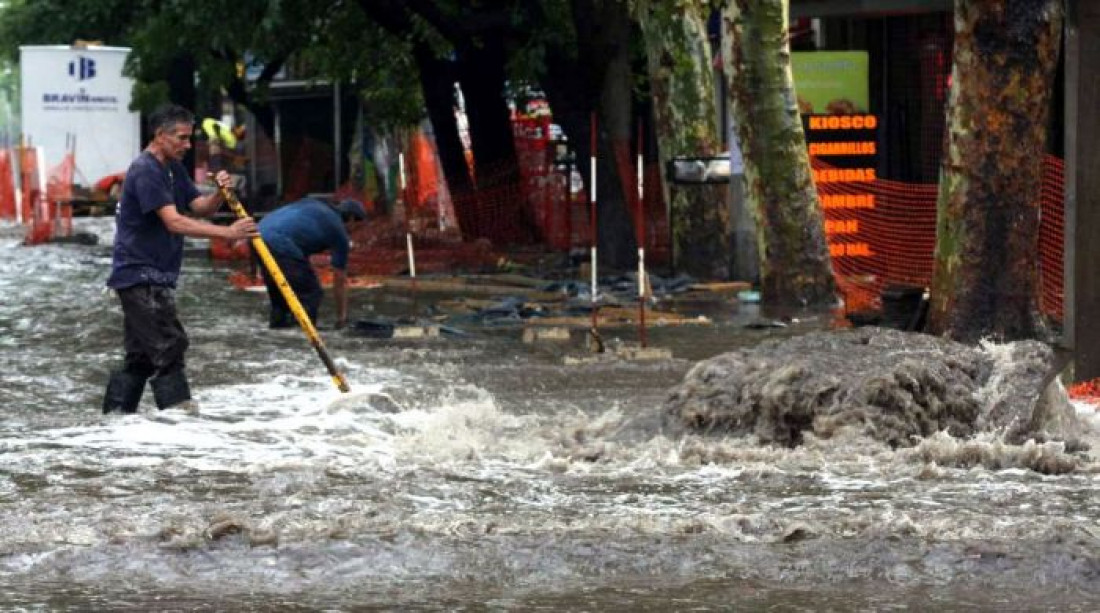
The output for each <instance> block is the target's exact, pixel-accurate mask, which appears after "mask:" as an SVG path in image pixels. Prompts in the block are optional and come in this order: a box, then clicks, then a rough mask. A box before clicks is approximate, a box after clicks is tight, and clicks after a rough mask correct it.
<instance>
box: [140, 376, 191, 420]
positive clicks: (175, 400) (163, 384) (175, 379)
mask: <svg viewBox="0 0 1100 613" xmlns="http://www.w3.org/2000/svg"><path fill="white" fill-rule="evenodd" d="M149 384H150V385H152V386H153V398H154V399H155V400H156V401H157V408H158V409H160V410H162V411H163V410H164V409H167V408H169V407H173V406H176V405H178V404H180V403H182V402H187V401H188V400H191V387H190V386H189V385H187V375H185V374H184V373H183V371H182V370H177V371H176V372H173V373H169V374H167V375H161V376H159V377H154V378H152V379H150V380H149Z"/></svg>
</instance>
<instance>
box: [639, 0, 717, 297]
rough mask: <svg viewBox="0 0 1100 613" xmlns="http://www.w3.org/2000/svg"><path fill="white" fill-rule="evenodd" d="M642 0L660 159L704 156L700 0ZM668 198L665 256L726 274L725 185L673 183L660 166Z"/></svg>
mask: <svg viewBox="0 0 1100 613" xmlns="http://www.w3.org/2000/svg"><path fill="white" fill-rule="evenodd" d="M677 4H678V5H673V4H672V3H668V2H660V1H656V2H653V1H646V2H642V3H640V4H639V6H638V17H639V20H638V21H639V24H640V25H641V28H642V33H643V36H644V39H645V45H646V56H647V58H648V68H649V81H650V89H651V91H652V101H653V115H654V121H655V126H654V128H655V129H654V131H655V132H656V135H657V150H658V155H659V162H660V167H661V168H662V169H664V168H667V166H668V161H669V160H670V159H672V158H673V157H678V156H692V157H709V156H716V155H718V154H719V153H720V152H721V150H720V147H721V141H722V139H721V136H720V134H719V130H718V125H717V118H718V109H717V104H716V101H715V96H714V94H715V91H714V72H713V69H712V68H711V63H712V56H711V51H710V44H709V42H708V41H707V30H706V15H707V11H708V10H709V8H708V6H707V3H705V2H701V1H695V2H687V3H677ZM661 175H662V180H661V186H660V187H661V191H662V192H663V194H664V201H665V202H668V203H669V209H670V212H671V214H670V219H669V223H670V224H671V225H672V229H673V245H672V248H673V262H674V263H675V266H676V268H677V269H678V270H683V271H684V272H687V273H688V274H691V275H694V276H698V277H705V278H723V279H724V278H729V276H730V271H731V270H732V268H731V264H732V262H731V261H730V255H731V254H730V244H731V240H732V238H731V236H730V208H729V186H728V185H721V184H719V185H714V184H699V185H677V184H673V183H671V182H670V181H669V180H668V177H665V176H664V173H661Z"/></svg>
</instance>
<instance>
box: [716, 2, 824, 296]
mask: <svg viewBox="0 0 1100 613" xmlns="http://www.w3.org/2000/svg"><path fill="white" fill-rule="evenodd" d="M787 21H788V6H787V0H734V1H733V2H731V3H730V4H729V5H728V6H727V7H726V8H725V10H724V11H723V14H722V22H723V29H724V36H723V43H722V52H723V59H724V62H725V65H726V66H727V67H728V70H729V75H730V77H729V78H730V83H729V100H730V104H731V108H732V109H733V113H734V116H735V119H736V124H737V132H738V136H739V140H740V142H741V146H742V148H743V153H744V159H745V187H746V192H747V193H746V195H745V198H746V200H747V205H748V207H749V208H750V210H752V211H753V214H754V216H755V218H756V229H757V243H758V248H759V250H760V284H761V297H762V299H763V301H764V303H765V304H766V305H769V306H774V307H782V308H786V307H796V306H811V307H812V306H817V307H821V306H828V305H833V304H835V303H836V282H835V280H834V278H833V272H832V265H831V260H830V258H829V248H828V244H827V242H826V240H825V225H824V221H823V216H822V212H821V206H820V204H819V203H818V199H817V189H816V187H815V186H814V183H813V174H812V173H811V171H810V158H809V155H808V153H807V152H806V138H805V135H804V134H803V132H802V121H801V119H800V117H799V114H798V106H797V104H796V101H795V93H794V82H793V79H792V77H791V56H790V46H789V44H788V39H787Z"/></svg>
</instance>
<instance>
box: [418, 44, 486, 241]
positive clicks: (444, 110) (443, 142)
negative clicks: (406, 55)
mask: <svg viewBox="0 0 1100 613" xmlns="http://www.w3.org/2000/svg"><path fill="white" fill-rule="evenodd" d="M413 54H414V57H415V58H416V66H417V69H418V71H419V72H420V87H421V89H422V90H423V93H424V104H425V106H427V108H428V120H429V121H431V122H432V131H433V132H434V133H435V142H436V146H437V147H438V148H439V162H440V166H441V167H442V168H443V176H444V177H445V178H446V180H447V187H448V188H449V189H450V192H451V196H452V200H453V202H454V207H455V215H456V216H457V217H458V227H459V230H461V231H462V232H467V231H468V230H473V229H474V228H476V227H477V223H476V222H477V219H476V215H475V214H476V210H475V208H474V206H473V205H474V204H476V198H475V194H474V183H473V179H472V177H471V176H470V167H469V166H468V165H467V164H466V153H465V150H464V149H463V147H462V141H461V139H460V138H459V136H458V122H457V120H456V119H455V105H456V103H457V101H456V100H455V91H454V86H455V78H454V69H453V64H452V62H451V61H450V60H444V59H440V58H438V57H436V55H435V53H434V52H433V51H432V50H431V49H430V48H428V46H427V45H426V44H423V43H418V44H416V45H415V48H414V51H413Z"/></svg>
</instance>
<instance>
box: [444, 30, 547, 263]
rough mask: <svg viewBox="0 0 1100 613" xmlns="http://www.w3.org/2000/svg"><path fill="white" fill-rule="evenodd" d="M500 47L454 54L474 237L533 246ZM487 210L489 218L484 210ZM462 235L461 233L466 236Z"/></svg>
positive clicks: (483, 44) (487, 41)
mask: <svg viewBox="0 0 1100 613" xmlns="http://www.w3.org/2000/svg"><path fill="white" fill-rule="evenodd" d="M505 61H506V57H505V54H504V48H503V41H502V40H501V39H500V38H499V37H486V38H483V39H481V40H480V44H470V45H469V46H467V47H464V48H462V49H459V51H458V79H459V85H460V86H461V87H462V95H463V98H464V100H465V102H466V116H467V118H468V119H469V122H470V143H471V147H472V149H473V153H474V176H475V177H476V183H475V187H476V189H477V198H478V200H479V201H480V202H481V203H482V206H480V207H479V210H480V211H481V214H482V215H483V216H484V217H485V218H484V219H481V220H479V221H480V224H479V226H477V227H476V228H480V229H475V231H474V234H475V235H476V236H479V237H480V236H484V237H486V238H489V239H490V240H492V241H494V242H497V243H526V242H530V241H532V240H534V237H535V228H534V225H533V224H532V220H531V219H530V218H529V217H528V215H527V209H526V207H527V203H526V202H525V201H524V189H523V179H522V177H521V175H520V169H519V158H518V156H517V155H516V145H515V140H514V135H513V130H512V120H511V113H510V111H509V109H508V104H507V101H506V100H505V97H504V88H505V81H506V79H507V76H506V74H505V68H504V63H505ZM488 205H492V206H493V207H494V210H493V212H492V213H491V214H490V213H489V212H488V211H487V209H486V206H488ZM465 230H466V229H464V231H465Z"/></svg>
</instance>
